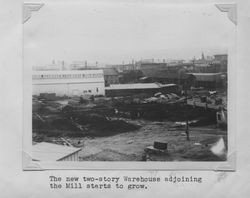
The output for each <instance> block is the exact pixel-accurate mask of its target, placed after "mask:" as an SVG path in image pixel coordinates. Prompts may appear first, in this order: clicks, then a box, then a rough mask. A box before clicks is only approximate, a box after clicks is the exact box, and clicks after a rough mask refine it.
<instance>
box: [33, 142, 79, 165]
mask: <svg viewBox="0 0 250 198" xmlns="http://www.w3.org/2000/svg"><path fill="white" fill-rule="evenodd" d="M80 150H81V148H75V147H70V146H63V145H58V144H53V143H48V142H41V143H37V144H35V145H33V146H32V159H33V161H79V156H78V154H79V151H80Z"/></svg>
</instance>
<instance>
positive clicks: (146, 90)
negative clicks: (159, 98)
mask: <svg viewBox="0 0 250 198" xmlns="http://www.w3.org/2000/svg"><path fill="white" fill-rule="evenodd" d="M105 92H106V96H108V97H120V96H132V95H137V94H150V95H152V94H155V93H158V92H161V93H163V94H165V93H177V92H178V86H177V85H176V84H167V85H166V84H165V85H163V84H160V83H134V84H117V85H110V86H109V87H105Z"/></svg>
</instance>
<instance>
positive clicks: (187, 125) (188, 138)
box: [184, 83, 190, 141]
mask: <svg viewBox="0 0 250 198" xmlns="http://www.w3.org/2000/svg"><path fill="white" fill-rule="evenodd" d="M185 85H186V83H185ZM184 89H185V102H186V131H185V132H186V136H187V141H190V137H189V123H188V105H187V86H185V88H184Z"/></svg>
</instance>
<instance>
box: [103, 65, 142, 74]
mask: <svg viewBox="0 0 250 198" xmlns="http://www.w3.org/2000/svg"><path fill="white" fill-rule="evenodd" d="M137 67H138V64H136V63H133V64H118V65H106V68H114V69H116V70H117V71H118V72H119V73H122V72H125V71H131V70H137V69H138V68H137Z"/></svg>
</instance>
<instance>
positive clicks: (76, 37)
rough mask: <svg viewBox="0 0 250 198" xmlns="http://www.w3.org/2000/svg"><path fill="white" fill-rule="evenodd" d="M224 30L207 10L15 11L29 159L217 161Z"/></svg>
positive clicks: (222, 134) (53, 7)
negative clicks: (25, 72)
mask: <svg viewBox="0 0 250 198" xmlns="http://www.w3.org/2000/svg"><path fill="white" fill-rule="evenodd" d="M234 29H235V21H233V18H232V17H231V19H230V17H228V15H227V14H225V13H224V12H222V11H221V10H220V8H219V7H218V6H216V5H215V4H164V3H153V2H149V3H143V2H135V3H131V2H113V1H103V2H98V3H97V2H95V1H93V2H91V1H87V2H85V3H77V4H76V3H69V2H67V3H65V2H64V3H49V2H47V3H40V4H32V3H27V4H24V19H23V50H24V51H23V60H24V67H25V68H29V69H30V70H31V72H30V73H31V75H30V76H27V78H30V79H31V80H30V81H29V82H30V83H31V84H30V86H31V87H32V93H31V94H30V96H29V97H30V98H31V97H32V104H30V105H32V107H31V108H30V109H31V110H32V116H30V118H31V120H30V122H31V126H32V152H31V158H32V161H73V162H76V161H77V162H79V163H81V162H89V161H90V162H92V161H99V162H103V161H105V162H106V161H107V162H109V161H110V162H145V163H147V162H164V163H168V162H225V161H227V156H228V149H229V148H228V147H229V146H230V145H229V144H228V142H229V141H228V140H229V136H228V128H229V127H228V126H229V123H228V122H229V120H228V108H229V106H228V99H229V97H228V92H229V89H228V87H229V85H230V78H229V76H230V75H228V72H229V67H231V66H232V67H234V65H233V64H229V60H230V59H231V56H233V55H232V54H231V53H229V48H230V47H231V43H232V42H233V40H232V37H231V36H230V35H231V32H232V31H233V30H234ZM28 118H29V117H28Z"/></svg>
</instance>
